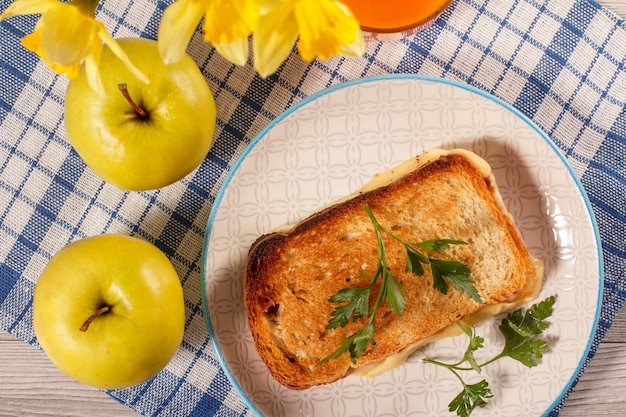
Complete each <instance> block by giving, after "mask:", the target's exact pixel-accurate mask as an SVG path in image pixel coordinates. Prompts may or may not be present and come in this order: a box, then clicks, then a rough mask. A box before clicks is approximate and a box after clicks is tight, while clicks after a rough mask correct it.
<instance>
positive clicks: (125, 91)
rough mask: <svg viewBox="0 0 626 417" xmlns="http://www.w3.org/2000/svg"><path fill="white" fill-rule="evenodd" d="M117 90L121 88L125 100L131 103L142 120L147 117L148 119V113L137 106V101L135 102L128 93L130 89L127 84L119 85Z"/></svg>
mask: <svg viewBox="0 0 626 417" xmlns="http://www.w3.org/2000/svg"><path fill="white" fill-rule="evenodd" d="M117 88H119V90H120V91H121V92H122V95H123V96H124V98H125V99H126V100H127V101H128V102H129V103H130V105H131V106H132V107H133V109H135V111H136V112H137V114H138V115H139V116H140V117H141V118H142V119H145V118H146V117H148V113H146V111H145V110H144V109H142V108H141V107H140V106H139V105H137V103H135V100H133V98H132V97H131V96H130V93H129V92H128V88H127V87H126V83H120V84H118V85H117Z"/></svg>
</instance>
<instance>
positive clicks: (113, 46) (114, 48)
mask: <svg viewBox="0 0 626 417" xmlns="http://www.w3.org/2000/svg"><path fill="white" fill-rule="evenodd" d="M99 23H100V22H99ZM98 35H99V37H100V39H102V41H103V42H104V43H105V44H106V45H107V46H108V47H109V49H110V50H111V52H113V54H114V55H115V56H117V57H118V58H119V59H120V60H121V61H122V62H123V63H124V65H125V66H126V68H128V70H129V71H130V72H131V73H132V74H133V75H134V76H135V77H136V78H137V79H138V80H139V81H141V82H143V83H145V84H150V80H149V79H148V77H146V75H145V74H144V73H143V72H141V70H140V69H139V68H137V67H136V66H135V65H134V64H133V63H132V61H131V60H130V58H128V55H126V52H124V50H123V49H122V47H121V46H120V44H119V43H117V41H116V40H115V39H113V37H112V36H111V35H110V34H109V32H107V30H106V28H105V27H104V24H101V26H100V29H99V30H98Z"/></svg>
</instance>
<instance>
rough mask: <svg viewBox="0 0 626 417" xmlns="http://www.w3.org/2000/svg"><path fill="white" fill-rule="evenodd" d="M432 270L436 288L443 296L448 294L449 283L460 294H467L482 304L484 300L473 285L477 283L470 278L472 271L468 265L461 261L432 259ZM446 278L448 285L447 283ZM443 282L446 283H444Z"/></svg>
mask: <svg viewBox="0 0 626 417" xmlns="http://www.w3.org/2000/svg"><path fill="white" fill-rule="evenodd" d="M430 268H431V270H432V274H433V287H434V288H436V289H437V290H439V291H441V292H442V293H443V294H447V292H448V285H447V283H449V284H450V285H452V287H453V288H454V289H456V290H457V291H458V292H460V293H463V294H466V295H467V296H469V297H470V298H471V299H473V300H474V301H476V302H477V303H481V304H482V302H483V300H482V299H481V298H480V294H479V293H478V290H477V289H476V287H474V285H473V284H474V283H475V282H476V281H474V280H473V279H472V278H471V277H470V269H469V268H468V267H467V265H465V264H464V263H462V262H459V261H446V260H442V259H430ZM444 278H445V281H447V283H445V281H444ZM442 281H444V282H443V283H442Z"/></svg>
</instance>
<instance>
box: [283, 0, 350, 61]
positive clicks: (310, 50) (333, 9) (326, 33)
mask: <svg viewBox="0 0 626 417" xmlns="http://www.w3.org/2000/svg"><path fill="white" fill-rule="evenodd" d="M339 5H341V3H339V2H336V1H332V0H301V1H299V2H298V7H296V8H295V16H296V20H297V21H298V26H299V28H300V41H299V42H298V50H299V51H300V55H301V56H302V59H304V60H305V61H309V62H310V61H312V60H313V59H315V57H316V56H318V57H320V58H321V59H327V58H330V57H332V56H334V55H337V54H339V53H340V52H341V47H342V45H350V44H352V43H354V42H355V40H356V39H357V35H358V34H360V27H359V24H358V22H357V21H356V19H355V18H354V16H353V15H352V13H350V11H349V9H346V8H344V7H341V6H339Z"/></svg>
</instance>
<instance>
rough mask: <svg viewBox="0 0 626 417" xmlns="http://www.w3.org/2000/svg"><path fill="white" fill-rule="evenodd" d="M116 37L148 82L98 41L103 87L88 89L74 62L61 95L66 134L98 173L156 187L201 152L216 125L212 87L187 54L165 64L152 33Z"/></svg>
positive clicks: (131, 185) (124, 185)
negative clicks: (71, 75) (73, 70)
mask: <svg viewBox="0 0 626 417" xmlns="http://www.w3.org/2000/svg"><path fill="white" fill-rule="evenodd" d="M118 42H119V44H120V46H121V47H122V48H123V49H124V51H125V52H126V54H127V55H128V56H129V58H130V59H131V61H132V62H133V64H134V65H135V66H137V67H138V68H139V69H140V70H141V71H142V72H143V73H144V74H145V75H146V76H147V77H148V79H149V80H150V83H149V84H145V83H143V82H141V81H139V80H137V79H136V78H135V77H134V76H133V75H132V74H131V73H130V71H128V70H127V69H126V67H125V66H124V64H123V63H122V62H121V61H120V60H119V59H118V58H117V57H116V56H115V55H114V54H113V53H112V52H111V51H110V50H109V49H108V48H107V47H105V48H104V50H103V53H102V57H101V60H100V66H99V72H100V77H101V78H102V81H103V84H104V88H105V91H106V94H105V95H103V96H99V95H98V94H96V93H95V92H93V90H91V88H90V87H89V84H88V82H87V77H86V74H85V73H84V70H83V69H81V72H80V73H79V75H78V77H77V78H76V79H74V80H72V81H71V82H70V84H69V86H68V89H67V92H66V96H65V128H66V132H67V136H68V139H69V140H70V142H71V144H72V146H73V147H74V149H75V150H76V152H77V153H78V154H79V155H80V157H81V158H82V159H83V160H84V162H85V163H86V164H87V166H88V167H89V168H91V169H92V170H93V171H94V172H95V173H96V174H97V175H98V176H99V177H101V178H102V179H103V180H105V181H107V182H109V183H111V184H113V185H114V186H116V187H118V188H121V189H123V190H130V191H142V190H151V189H156V188H161V187H164V186H167V185H170V184H172V183H174V182H176V181H178V180H180V179H181V178H183V177H184V176H186V175H187V174H189V173H190V172H191V171H193V170H194V169H195V168H196V167H197V166H198V165H199V164H200V163H201V162H202V161H203V159H204V158H205V157H206V154H207V153H208V151H209V149H210V148H211V145H212V143H213V133H214V130H215V118H216V114H215V102H214V99H213V95H212V94H211V91H210V89H209V87H208V85H207V83H206V80H205V78H204V76H203V75H202V73H201V72H200V70H199V69H198V67H197V65H196V64H195V62H194V61H193V59H192V58H191V57H190V56H188V55H186V56H185V58H184V59H183V60H182V61H181V62H179V63H177V64H169V65H166V64H165V63H164V62H163V60H162V59H161V56H160V55H159V51H158V46H157V42H156V41H154V40H150V39H142V38H124V39H119V40H118ZM124 89H125V90H126V91H125V92H124V91H123V90H124ZM126 93H127V95H128V97H126V96H125V94H126ZM133 102H134V104H135V105H136V106H137V107H138V108H137V107H134V106H133V104H132V103H133ZM142 111H143V112H145V114H141V112H142Z"/></svg>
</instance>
